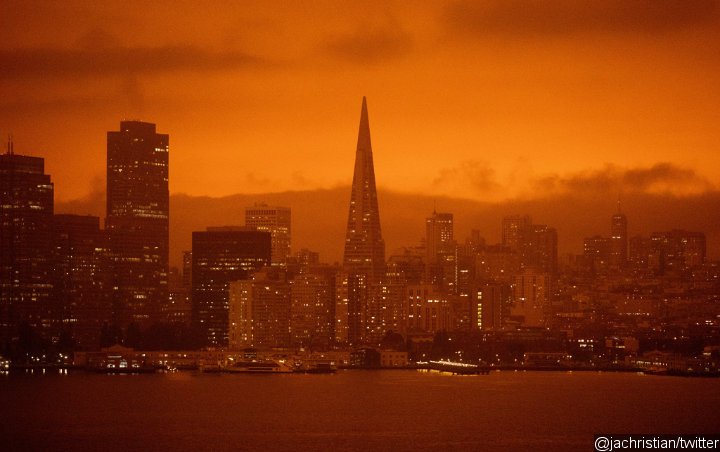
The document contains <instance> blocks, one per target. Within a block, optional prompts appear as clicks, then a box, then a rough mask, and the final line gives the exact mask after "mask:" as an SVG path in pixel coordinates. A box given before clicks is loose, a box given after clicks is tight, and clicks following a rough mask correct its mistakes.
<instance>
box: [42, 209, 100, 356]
mask: <svg viewBox="0 0 720 452" xmlns="http://www.w3.org/2000/svg"><path fill="white" fill-rule="evenodd" d="M53 260H54V265H55V271H54V274H53V285H54V290H55V294H56V298H57V302H58V304H59V306H61V307H62V322H63V326H64V327H65V328H67V329H68V331H67V332H68V333H71V334H72V337H73V339H74V341H75V344H76V345H77V346H78V347H79V348H81V349H85V350H96V349H98V348H99V347H100V346H101V333H102V331H103V328H106V327H107V326H109V325H110V324H111V323H112V293H113V272H112V266H111V262H110V250H109V241H108V237H107V234H106V233H105V231H103V230H101V229H100V218H99V217H93V216H84V215H55V216H54V219H53Z"/></svg>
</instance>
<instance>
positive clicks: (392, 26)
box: [322, 20, 413, 63]
mask: <svg viewBox="0 0 720 452" xmlns="http://www.w3.org/2000/svg"><path fill="white" fill-rule="evenodd" d="M412 46H413V41H412V38H411V36H410V35H409V34H408V33H406V32H405V31H404V30H403V29H402V27H401V26H400V24H399V23H398V22H397V21H395V20H389V21H386V22H385V23H382V24H361V25H360V26H359V27H357V29H356V30H355V31H353V32H352V33H347V34H343V35H336V36H331V37H329V38H328V39H327V40H326V42H325V44H323V46H322V49H323V50H324V51H325V52H326V53H329V54H330V55H331V56H333V57H336V58H340V59H344V60H348V61H352V62H355V63H378V62H382V61H387V60H392V59H395V58H399V57H403V56H405V55H406V54H407V53H409V52H410V51H411V50H412Z"/></svg>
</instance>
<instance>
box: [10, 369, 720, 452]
mask: <svg viewBox="0 0 720 452" xmlns="http://www.w3.org/2000/svg"><path fill="white" fill-rule="evenodd" d="M718 406H720V381H719V380H715V379H689V378H675V377H651V376H643V375H637V374H616V373H589V372H575V373H559V372H558V373H554V372H493V373H491V374H490V375H483V376H472V377H458V376H450V375H443V374H437V373H420V372H413V371H340V372H338V373H337V374H335V375H228V374H201V373H197V372H177V373H168V374H156V375H95V374H86V373H72V372H71V373H70V374H69V375H58V374H53V375H49V374H46V375H41V374H33V375H13V374H11V375H3V376H0V433H1V434H2V437H3V438H4V439H7V440H8V441H9V442H6V444H8V445H10V447H11V449H21V448H22V449H28V448H30V449H37V450H41V449H44V450H47V449H62V450H68V449H70V450H72V449H74V450H88V449H103V450H111V451H112V450H123V451H125V450H147V449H175V450H257V449H267V450H350V451H356V450H358V451H359V450H362V451H366V450H434V449H439V450H547V449H553V450H573V449H575V450H592V445H591V444H592V439H593V435H594V434H596V433H621V432H626V433H627V432H632V433H712V432H717V431H720V420H719V419H718V417H717V416H716V415H715V410H716V408H717V407H718Z"/></svg>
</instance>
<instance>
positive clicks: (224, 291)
mask: <svg viewBox="0 0 720 452" xmlns="http://www.w3.org/2000/svg"><path fill="white" fill-rule="evenodd" d="M269 264H270V233H269V232H261V231H252V230H247V229H246V228H241V227H222V228H208V230H207V231H198V232H193V233H192V301H191V303H192V323H193V326H194V327H195V329H196V330H197V332H198V333H199V334H200V335H201V340H203V342H204V343H205V344H208V345H215V346H225V345H227V344H228V309H229V306H228V302H229V292H228V290H229V285H230V282H232V281H237V280H241V279H248V278H250V276H251V274H252V272H254V271H255V270H258V269H260V268H262V267H264V266H265V265H269Z"/></svg>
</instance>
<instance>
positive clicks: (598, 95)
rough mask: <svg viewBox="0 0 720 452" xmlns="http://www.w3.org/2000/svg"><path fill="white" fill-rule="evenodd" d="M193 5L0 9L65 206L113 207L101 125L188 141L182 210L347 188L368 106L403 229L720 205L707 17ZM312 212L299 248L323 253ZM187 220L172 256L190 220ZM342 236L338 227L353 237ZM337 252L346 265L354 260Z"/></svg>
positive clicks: (30, 149) (178, 170) (18, 137)
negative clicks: (661, 205)
mask: <svg viewBox="0 0 720 452" xmlns="http://www.w3.org/2000/svg"><path fill="white" fill-rule="evenodd" d="M195 6H196V5H195V4H193V3H185V2H179V3H178V2H172V3H167V2H155V3H153V4H152V5H145V4H142V6H141V4H140V3H132V2H130V3H122V4H120V3H107V4H102V5H94V4H93V5H91V4H89V3H87V2H72V1H71V2H63V3H62V4H60V3H56V4H48V3H45V2H43V3H40V4H39V3H34V2H14V1H10V2H3V5H2V6H1V7H0V8H2V9H1V12H2V14H1V17H0V24H1V25H2V27H0V37H1V38H2V39H0V63H1V64H2V67H3V68H4V69H3V71H2V74H1V75H0V77H2V80H3V83H2V85H1V86H0V98H1V99H2V100H1V101H0V106H1V107H2V108H0V132H1V133H3V134H7V133H13V135H14V139H15V143H16V144H15V146H16V150H17V151H18V152H22V153H25V154H31V155H40V154H41V155H42V156H43V157H44V158H45V159H46V164H47V168H48V171H49V172H50V173H51V174H53V179H54V181H55V182H56V184H57V189H56V193H55V197H56V202H57V203H58V210H59V211H71V210H72V206H75V205H77V201H78V200H83V199H86V200H88V199H91V198H92V197H93V196H95V198H96V199H102V196H103V193H104V177H105V176H104V158H105V157H104V152H103V149H104V133H103V131H105V130H111V129H112V128H113V127H114V126H115V125H116V124H117V121H118V119H141V120H148V121H152V122H154V123H157V124H159V125H160V127H161V129H162V130H163V132H164V133H169V134H170V135H171V136H172V143H171V153H170V156H171V168H172V173H171V178H170V191H171V193H172V194H173V195H174V198H173V199H177V200H178V201H177V203H178V205H182V202H183V201H184V200H188V198H186V197H185V196H180V195H187V196H189V197H198V196H209V197H213V198H221V197H227V196H232V195H235V194H243V195H247V194H253V193H255V194H259V195H260V196H259V197H258V198H260V200H263V198H268V199H270V200H272V199H278V197H277V196H272V197H265V196H262V195H263V194H266V193H282V192H288V191H291V192H304V191H308V190H309V191H313V190H334V189H338V188H342V187H348V186H349V184H350V176H351V174H350V173H349V172H348V171H347V170H345V169H346V168H348V167H350V166H351V165H352V159H353V153H352V151H351V148H350V151H349V150H348V139H347V137H348V136H352V135H353V134H354V133H355V129H356V126H357V124H356V121H357V118H356V108H355V106H356V105H357V99H358V98H359V97H360V96H362V95H365V96H367V97H368V99H369V100H370V103H371V108H372V119H371V120H372V126H373V139H374V142H375V146H376V156H375V159H376V172H377V181H378V186H379V190H380V193H381V195H380V196H381V209H384V212H385V213H386V215H385V216H384V217H383V219H382V220H383V225H384V226H385V227H386V228H387V229H388V230H389V231H392V229H393V223H394V222H396V221H401V220H403V219H402V218H394V217H393V216H392V215H393V212H394V210H395V207H396V206H397V205H402V204H403V201H399V199H398V197H400V198H401V199H403V200H404V199H405V198H404V197H403V196H404V195H422V196H425V197H427V198H426V199H425V202H424V203H423V204H422V208H423V210H424V211H427V210H428V209H431V208H432V206H433V202H434V201H435V200H437V201H438V207H439V208H441V209H443V208H444V207H443V206H444V204H445V205H448V204H449V205H451V206H454V205H456V204H454V203H453V202H452V201H450V198H452V199H455V198H458V199H463V200H469V201H477V202H481V203H485V202H491V203H495V202H505V201H508V200H509V201H511V202H514V203H516V205H517V203H520V205H526V204H523V203H528V202H532V201H538V202H540V203H541V205H544V204H543V202H544V201H546V200H548V199H551V198H554V197H560V199H564V198H563V197H565V196H571V199H572V200H574V199H576V198H579V199H580V200H587V201H588V204H585V205H595V206H596V207H597V211H603V213H604V214H605V215H604V216H602V218H604V217H606V216H607V214H608V213H611V212H612V211H614V203H615V200H616V199H617V197H618V196H622V197H623V198H626V199H627V200H628V208H627V211H628V212H630V211H631V210H632V209H633V208H634V207H642V206H644V205H645V204H646V197H648V196H650V197H651V199H653V201H651V202H662V201H664V200H666V199H667V200H668V201H669V202H672V201H680V204H683V202H685V201H687V202H689V203H694V204H695V205H700V206H703V208H702V210H703V211H705V212H710V211H714V210H717V209H713V207H714V206H717V205H718V197H717V189H718V187H717V180H718V178H719V177H720V160H719V159H720V158H719V157H718V153H717V143H718V142H720V132H719V131H718V130H719V129H718V127H717V123H718V119H719V118H720V111H719V109H720V107H718V105H720V102H718V100H719V99H720V92H718V89H720V88H718V86H720V85H719V84H718V83H717V74H718V72H719V71H718V69H720V68H719V67H718V66H719V65H720V63H718V58H716V56H717V53H718V51H719V49H720V44H719V43H720V39H719V36H718V34H719V33H720V32H719V31H718V30H719V29H720V27H718V11H717V5H716V3H714V2H712V1H695V2H672V1H660V2H654V1H640V2H622V1H608V2H574V1H559V2H553V4H552V5H550V6H548V5H541V4H539V3H533V2H530V3H526V2H515V1H511V2H484V3H481V4H476V2H429V3H423V4H422V5H412V8H409V7H408V6H407V5H406V4H403V3H402V2H376V3H372V2H371V3H370V4H362V5H360V4H344V5H337V4H335V3H334V2H315V3H312V4H305V3H302V4H299V3H298V4H290V5H286V4H283V5H282V7H279V4H277V3H273V2H243V3H242V4H241V5H226V4H223V5H222V6H220V5H216V7H208V8H199V9H198V8H196V7H195ZM159 17H162V19H161V20H159V19H158V18H159ZM279 162H282V163H279ZM386 193H387V194H386ZM598 193H602V194H603V196H602V198H604V199H607V202H602V199H598V198H600V197H599V196H598ZM298 197H300V198H303V197H302V196H298ZM383 197H386V199H385V200H384V199H383ZM657 197H660V198H657ZM668 197H669V199H668ZM338 198H342V195H340V194H338ZM445 198H448V199H447V200H446V199H445ZM676 198H680V199H679V200H678V199H676ZM248 199H249V198H248ZM279 199H282V198H279ZM304 199H310V197H306V198H304ZM635 199H637V201H635ZM659 199H661V200H662V201H659ZM188 201H190V200H188ZM383 201H385V202H383ZM445 201H446V202H445ZM633 202H636V205H633ZM68 203H69V204H68ZM386 203H387V206H386V207H384V205H385V204H386ZM65 205H68V207H65ZM100 205H102V203H101V204H100ZM229 205H232V204H229ZM418 207H421V206H418ZM84 208H85V209H86V210H85V211H80V212H77V213H93V214H97V215H100V214H101V213H102V211H98V210H97V209H96V208H95V207H84ZM474 208H475V206H472V207H468V208H467V209H465V210H463V211H457V210H456V215H457V216H458V221H457V223H458V227H459V228H460V229H461V230H463V231H469V230H470V229H471V228H477V227H481V226H482V225H476V224H472V223H473V220H475V218H474V217H472V213H471V212H472V210H473V209H474ZM89 209H92V210H89ZM538 210H539V211H541V210H543V207H539V208H538ZM579 210H580V209H579ZM582 210H585V209H584V208H583V209H582ZM668 210H669V209H668ZM694 210H695V211H697V209H694ZM296 211H297V215H298V216H297V217H296V219H298V221H297V224H296V230H297V232H298V234H300V235H299V236H298V238H299V239H300V237H303V236H304V237H305V238H307V239H308V241H309V243H308V246H313V247H317V246H318V245H320V244H319V243H317V242H315V243H313V241H312V237H311V234H310V233H309V228H307V226H306V224H305V223H304V222H301V221H300V220H299V219H300V218H303V209H302V208H301V207H299V206H298V207H296ZM505 213H513V212H512V208H508V209H506V210H504V211H503V214H505ZM649 214H650V215H656V217H654V218H645V216H646V215H645V212H638V215H635V216H633V220H632V221H631V222H630V228H631V230H633V228H635V227H638V229H637V230H635V231H634V232H637V233H650V232H652V231H651V230H650V229H649V228H650V224H652V223H657V222H660V223H662V222H663V216H664V215H665V212H662V213H660V214H658V212H657V211H655V212H651V213H649ZM501 215H502V214H501ZM562 215H563V216H565V215H567V213H563V214H562ZM307 216H308V217H309V215H307ZM463 217H465V218H467V220H464V219H463ZM600 218H601V216H600V215H598V216H597V217H596V220H595V223H594V224H593V226H594V227H595V228H597V227H598V226H600V225H601V224H602V223H600V220H599V219H600ZM551 220H553V218H551V219H549V220H547V221H548V222H549V221H551ZM172 221H173V222H174V225H173V232H176V231H177V233H178V235H177V236H176V234H173V238H172V240H173V242H174V243H175V242H176V239H179V234H180V233H182V232H184V231H187V230H190V229H191V228H192V227H191V226H190V225H189V224H188V225H186V226H184V225H185V224H187V223H190V224H192V219H191V218H186V217H185V216H177V217H176V216H173V218H172ZM176 221H177V222H182V223H183V224H175V222H176ZM343 221H344V220H343V219H342V216H340V218H339V219H335V218H324V219H323V224H328V231H329V233H331V234H332V233H334V234H335V235H336V236H341V235H342V231H343ZM687 222H688V223H689V224H687V225H677V226H684V227H688V228H695V229H702V230H705V231H706V233H708V235H709V236H710V237H713V240H710V243H709V246H710V252H711V254H712V255H718V246H717V245H716V243H717V242H719V241H720V240H718V239H720V235H718V232H717V226H716V225H718V224H720V222H719V221H717V218H710V217H708V218H707V221H706V222H705V223H704V224H702V219H701V218H695V219H693V218H688V219H687ZM555 223H557V225H558V227H559V228H561V230H562V228H563V225H562V224H559V222H555ZM667 223H668V224H669V223H670V221H667ZM493 224H497V222H493ZM493 228H494V229H491V228H490V226H489V225H488V226H486V227H484V229H485V230H486V231H487V235H488V236H492V234H499V230H498V229H497V227H496V226H493ZM421 230H422V229H421V226H420V229H418V234H415V235H416V236H417V237H413V239H419V238H420V235H419V234H420V233H421ZM484 232H485V231H484ZM593 232H595V231H594V230H591V229H590V228H589V227H588V228H585V229H582V230H579V231H575V230H570V231H568V233H566V234H563V235H564V236H565V237H566V239H565V240H561V244H560V246H561V250H562V251H566V252H575V251H577V248H578V247H579V246H581V240H582V237H583V236H584V235H588V234H591V233H593ZM570 237H573V238H572V239H571V238H570ZM568 240H572V241H571V242H569V243H568V242H567V241H568ZM388 241H389V243H388V246H389V247H390V248H397V247H399V246H405V245H409V243H405V242H402V241H401V240H400V239H399V237H398V239H395V238H394V234H392V233H391V234H390V236H389V237H388ZM298 243H301V242H300V241H298ZM336 243H337V242H336ZM565 243H567V245H566V244H565ZM320 246H322V245H320ZM181 249H182V246H181V245H180V244H178V245H176V246H174V249H173V253H172V256H171V259H173V261H174V262H176V263H177V259H178V257H177V256H178V252H179V251H180V250H181ZM321 251H322V252H323V255H324V256H326V257H327V258H328V259H332V260H339V259H340V251H341V250H340V248H339V247H338V246H334V247H328V246H323V248H322V249H321Z"/></svg>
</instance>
